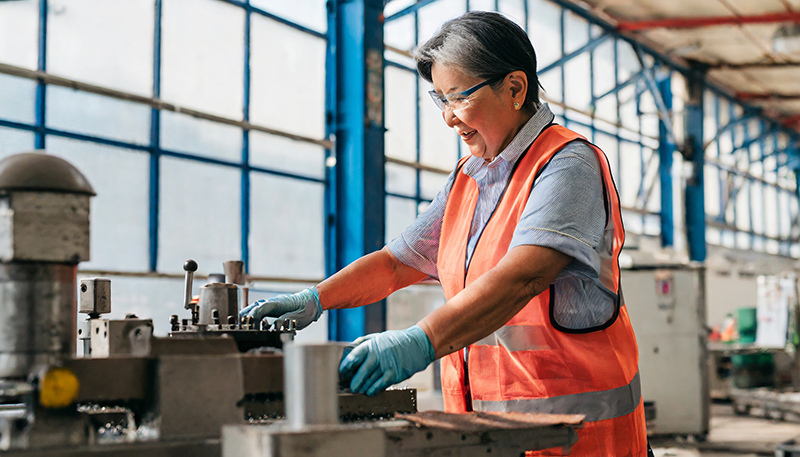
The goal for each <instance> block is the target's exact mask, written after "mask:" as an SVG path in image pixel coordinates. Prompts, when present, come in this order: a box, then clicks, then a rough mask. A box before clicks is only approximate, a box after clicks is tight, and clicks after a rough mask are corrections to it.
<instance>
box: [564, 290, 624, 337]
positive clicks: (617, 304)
mask: <svg viewBox="0 0 800 457" xmlns="http://www.w3.org/2000/svg"><path fill="white" fill-rule="evenodd" d="M555 297H556V288H555V287H554V285H553V284H550V305H549V308H550V312H549V314H550V325H552V326H553V328H554V329H556V330H558V331H559V332H562V333H570V334H583V333H592V332H599V331H600V330H605V329H607V328H608V327H611V326H612V325H614V322H616V321H617V318H618V317H619V310H620V308H621V307H622V306H623V305H622V304H621V303H622V302H623V299H622V288H621V287H620V289H619V290H618V291H617V298H616V300H614V314H613V315H612V316H611V317H610V318H609V319H608V320H607V321H606V322H604V323H603V324H600V325H596V326H594V327H587V328H581V329H574V328H567V327H564V326H562V325H561V324H559V323H558V322H556V317H555V313H554V308H555V303H556V298H555Z"/></svg>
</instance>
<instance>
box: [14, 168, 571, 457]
mask: <svg viewBox="0 0 800 457" xmlns="http://www.w3.org/2000/svg"><path fill="white" fill-rule="evenodd" d="M93 195H94V191H93V189H92V187H91V186H90V185H89V183H88V182H87V181H86V179H85V178H84V177H83V175H82V174H81V173H80V172H79V171H78V170H77V169H75V168H74V167H73V166H72V165H70V164H69V163H68V162H66V161H64V160H62V159H60V158H57V157H54V156H50V155H47V154H39V153H28V154H20V155H17V156H12V157H9V158H6V159H4V160H2V161H0V316H2V320H0V455H8V456H27V457H30V456H40V455H42V456H44V455H47V456H78V455H81V456H84V455H86V454H90V455H98V456H100V455H102V456H106V455H108V456H111V455H113V456H134V455H136V456H140V455H143V454H145V453H147V454H148V455H150V456H151V457H158V456H173V455H174V456H177V455H181V456H184V455H187V456H188V455H191V456H215V457H216V456H220V455H229V456H234V455H235V456H285V457H289V456H293V455H320V456H321V455H325V456H338V455H341V456H345V455H348V456H349V455H355V454H361V455H362V457H367V456H376V457H377V456H381V457H382V456H389V455H392V456H394V455H397V456H400V455H403V456H406V455H407V456H411V455H414V456H416V455H426V456H427V455H464V456H466V455H477V454H478V453H480V454H481V455H483V454H486V453H487V452H493V451H494V452H493V455H498V454H499V455H509V456H512V455H513V456H518V455H519V454H520V452H521V451H522V450H526V449H543V448H548V447H555V446H569V445H571V444H572V443H574V442H575V440H576V432H575V428H580V427H581V426H582V424H583V417H582V416H556V415H533V416H530V417H529V415H522V416H516V417H510V416H504V415H502V414H500V415H497V414H493V415H486V414H484V415H472V416H463V417H460V418H458V419H455V418H453V417H450V416H452V415H445V414H444V413H440V414H439V415H438V416H437V415H435V414H434V415H433V416H432V415H430V414H428V415H425V414H422V415H420V414H419V413H417V409H416V391H415V390H414V389H403V388H400V389H390V390H387V391H385V392H382V393H380V394H378V395H376V396H374V397H367V396H364V395H355V394H352V393H349V392H348V391H347V389H343V388H341V387H340V386H339V379H338V370H337V367H338V364H339V361H340V359H341V357H342V354H343V351H344V350H345V347H344V346H343V345H341V344H336V343H329V344H325V345H318V346H302V345H299V344H296V343H294V342H293V339H294V335H295V332H296V329H295V323H294V322H291V321H290V322H287V323H286V324H284V325H283V326H282V327H281V328H275V327H274V326H272V327H270V326H267V325H265V324H264V323H262V322H253V321H252V319H250V320H242V321H240V320H239V319H238V313H239V309H240V306H241V303H247V298H246V294H247V289H246V287H244V268H243V264H242V263H241V262H239V261H231V262H225V264H224V268H225V273H226V275H225V282H215V283H209V284H205V285H203V286H201V287H200V295H199V299H198V300H194V299H193V298H192V294H191V292H192V290H193V289H192V282H193V279H194V272H195V271H196V270H197V264H196V263H195V262H194V261H192V260H188V261H186V263H185V264H184V270H185V272H186V277H185V279H186V281H185V289H184V291H183V293H184V300H183V303H184V308H185V312H186V317H183V318H181V317H180V316H178V315H173V316H171V318H170V326H171V332H170V334H169V336H168V337H161V338H160V337H155V336H153V322H152V320H151V319H147V318H143V317H138V316H134V315H128V316H127V317H126V318H125V319H116V320H113V319H106V318H104V317H103V315H104V314H108V313H109V312H110V311H111V307H112V293H111V290H112V287H111V286H112V284H111V281H110V280H108V279H106V278H89V279H83V280H81V282H80V285H79V287H76V273H77V265H78V263H79V262H80V261H82V260H87V259H88V258H89V239H90V237H89V208H90V206H89V200H90V198H91V197H92V196H93ZM176 292H178V293H179V292H180V291H176ZM78 312H80V313H82V314H84V315H86V318H85V319H83V320H81V321H80V322H79V323H78V324H77V325H76V316H77V315H78ZM76 343H79V344H76ZM76 346H79V347H80V348H81V349H82V350H81V351H80V352H81V353H82V355H81V356H78V355H76ZM397 414H410V415H411V416H408V417H407V418H406V419H394V418H395V416H396V415H397ZM379 419H384V420H383V421H380V420H379ZM314 443H316V444H314ZM314 446H316V447H314ZM311 448H314V449H315V450H313V449H311Z"/></svg>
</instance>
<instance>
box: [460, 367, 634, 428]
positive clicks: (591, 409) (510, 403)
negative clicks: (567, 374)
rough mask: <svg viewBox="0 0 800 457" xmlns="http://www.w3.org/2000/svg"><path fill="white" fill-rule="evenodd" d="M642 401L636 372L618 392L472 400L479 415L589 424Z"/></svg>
mask: <svg viewBox="0 0 800 457" xmlns="http://www.w3.org/2000/svg"><path fill="white" fill-rule="evenodd" d="M641 398H642V387H641V385H640V384H639V373H638V372H637V373H636V376H634V377H633V379H632V380H631V382H630V383H629V384H627V385H625V386H622V387H617V388H616V389H610V390H602V391H599V392H584V393H580V394H574V395H563V396H559V397H550V398H531V399H520V400H505V401H486V400H472V407H473V408H474V409H475V410H476V411H502V412H521V413H554V414H584V415H585V416H586V422H594V421H599V420H604V419H613V418H615V417H621V416H625V415H626V414H630V413H632V412H633V411H634V410H636V408H637V407H638V406H639V402H640V401H641Z"/></svg>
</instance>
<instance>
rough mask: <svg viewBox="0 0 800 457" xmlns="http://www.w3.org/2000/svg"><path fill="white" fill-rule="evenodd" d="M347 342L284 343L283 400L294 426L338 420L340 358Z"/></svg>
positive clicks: (335, 422) (291, 424) (290, 424)
mask: <svg viewBox="0 0 800 457" xmlns="http://www.w3.org/2000/svg"><path fill="white" fill-rule="evenodd" d="M344 348H345V345H344V344H336V343H328V344H298V343H287V344H285V345H284V347H283V349H284V354H283V372H284V404H285V406H286V419H287V422H288V423H289V426H290V427H291V428H294V429H298V428H302V427H304V426H306V425H327V424H337V423H338V422H339V393H338V387H339V362H340V361H341V359H342V351H343V350H344Z"/></svg>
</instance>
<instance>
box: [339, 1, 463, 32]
mask: <svg viewBox="0 0 800 457" xmlns="http://www.w3.org/2000/svg"><path fill="white" fill-rule="evenodd" d="M435 1H436V0H418V1H417V3H414V4H413V5H411V6H409V7H408V8H405V9H403V10H400V11H398V12H396V13H394V14H392V15H391V16H389V17H387V18H386V22H391V21H393V20H395V19H400V18H401V17H403V16H406V15H408V14H411V13H416V12H417V11H419V9H420V8H422V7H423V6H425V5H428V4H430V3H433V2H435ZM467 10H468V11H469V0H468V1H467ZM329 26H330V24H329Z"/></svg>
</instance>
